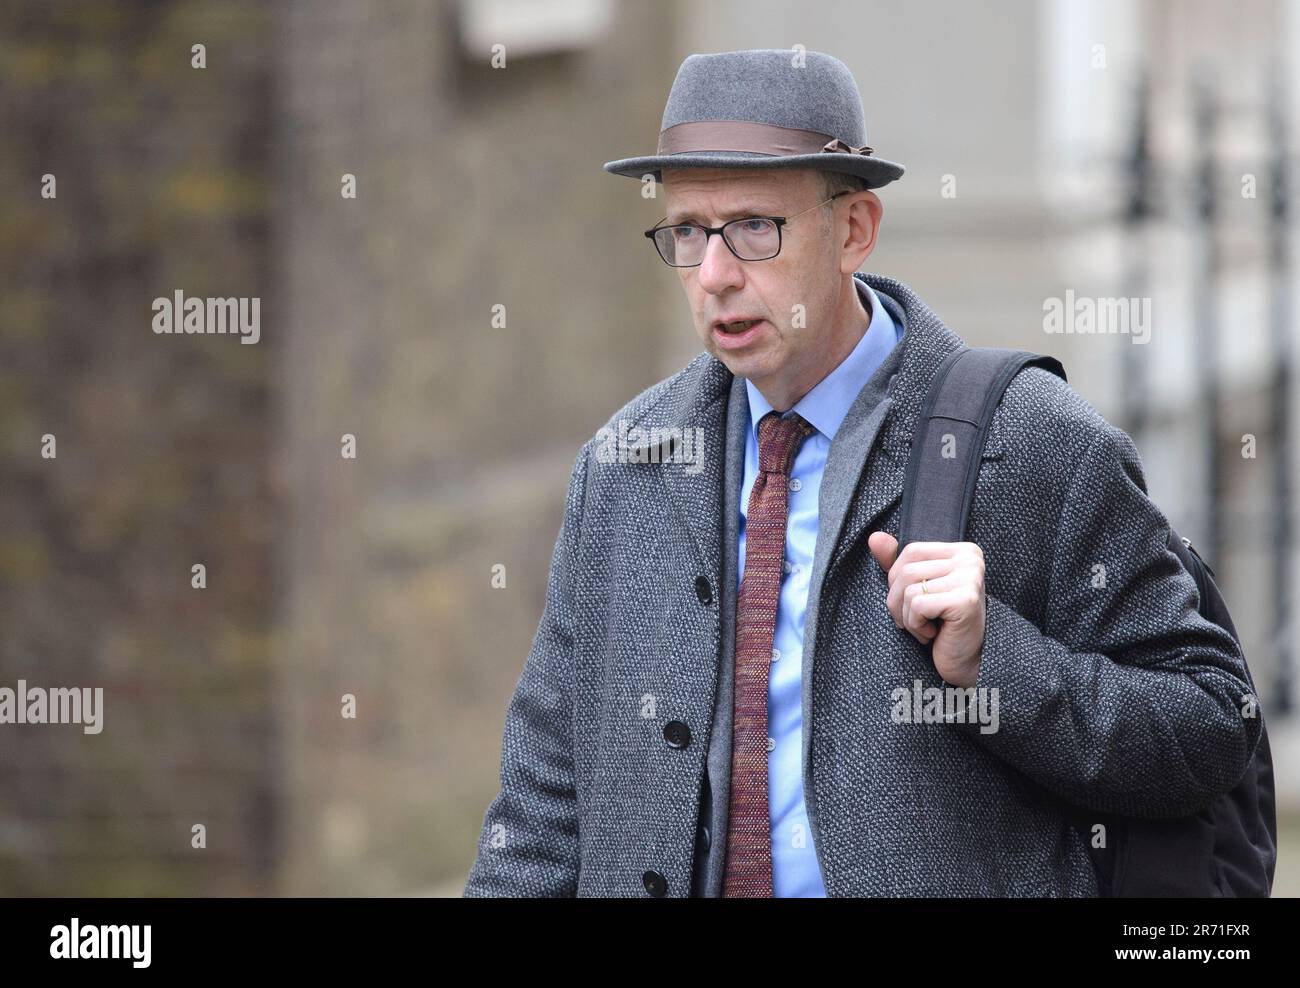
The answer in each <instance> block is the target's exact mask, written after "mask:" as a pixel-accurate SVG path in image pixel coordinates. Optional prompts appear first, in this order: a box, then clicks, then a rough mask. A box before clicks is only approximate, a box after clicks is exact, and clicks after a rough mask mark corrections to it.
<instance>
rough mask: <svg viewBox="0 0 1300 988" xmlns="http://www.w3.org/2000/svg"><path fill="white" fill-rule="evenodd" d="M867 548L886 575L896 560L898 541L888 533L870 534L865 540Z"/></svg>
mask: <svg viewBox="0 0 1300 988" xmlns="http://www.w3.org/2000/svg"><path fill="white" fill-rule="evenodd" d="M867 548H868V549H870V550H871V554H872V555H873V556H875V557H876V562H878V563H879V564H880V568H881V569H883V570H884V571H885V572H886V573H888V572H889V568H890V567H891V566H893V565H894V560H895V559H897V558H898V539H896V538H894V537H893V536H892V535H890V534H889V533H888V532H872V533H871V535H870V536H869V537H868V538H867Z"/></svg>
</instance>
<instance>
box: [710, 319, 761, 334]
mask: <svg viewBox="0 0 1300 988" xmlns="http://www.w3.org/2000/svg"><path fill="white" fill-rule="evenodd" d="M756 322H758V320H757V319H741V320H739V321H737V322H720V323H718V324H717V326H718V329H720V330H721V331H722V332H724V333H743V332H744V331H745V330H747V329H749V327H750V326H752V325H754V323H756Z"/></svg>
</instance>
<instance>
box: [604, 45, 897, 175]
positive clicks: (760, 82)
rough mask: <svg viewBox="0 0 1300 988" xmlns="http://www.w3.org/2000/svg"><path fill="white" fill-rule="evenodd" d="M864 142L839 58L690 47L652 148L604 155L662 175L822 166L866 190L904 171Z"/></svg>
mask: <svg viewBox="0 0 1300 988" xmlns="http://www.w3.org/2000/svg"><path fill="white" fill-rule="evenodd" d="M866 143H867V123H866V117H865V115H864V114H863V112H862V96H861V94H860V93H859V92H858V84H857V82H855V81H854V79H853V74H852V73H851V72H849V68H848V66H847V65H845V64H844V63H843V62H841V61H840V60H839V59H838V58H835V57H834V56H832V55H827V54H825V53H823V52H817V51H804V50H802V49H788V48H763V49H757V50H752V51H728V52H719V53H717V54H710V55H690V56H688V57H687V59H686V61H684V62H682V65H681V68H679V69H678V70H677V78H676V79H674V80H673V88H672V91H671V92H669V94H668V104H667V105H666V106H665V107H664V116H663V123H662V125H661V127H660V131H659V145H658V147H657V148H656V150H655V153H654V154H649V155H642V156H640V157H636V158H620V159H619V160H618V161H607V162H605V171H607V172H611V173H613V174H615V175H626V176H627V177H628V178H638V179H639V178H643V177H644V176H646V175H653V176H654V180H655V181H656V182H660V181H662V180H663V178H662V175H661V169H663V168H820V169H824V170H825V171H834V172H845V173H847V174H849V175H857V176H859V177H860V178H863V179H865V180H866V182H867V187H868V188H872V189H875V188H879V187H880V186H882V185H887V184H889V183H890V182H892V181H893V180H894V179H896V178H898V177H900V176H901V175H902V174H903V171H904V169H903V166H902V165H899V164H895V163H894V162H892V161H886V160H885V159H884V158H879V157H876V153H875V151H874V149H872V148H870V147H867V146H866Z"/></svg>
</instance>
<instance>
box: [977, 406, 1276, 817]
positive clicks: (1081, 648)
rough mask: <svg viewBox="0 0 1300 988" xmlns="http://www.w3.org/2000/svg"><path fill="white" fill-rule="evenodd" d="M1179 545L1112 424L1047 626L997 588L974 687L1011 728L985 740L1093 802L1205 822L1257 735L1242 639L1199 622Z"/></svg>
mask: <svg viewBox="0 0 1300 988" xmlns="http://www.w3.org/2000/svg"><path fill="white" fill-rule="evenodd" d="M1168 538H1169V523H1168V521H1167V520H1166V519H1165V517H1164V515H1163V514H1162V513H1161V511H1160V509H1159V508H1158V507H1157V506H1156V505H1155V504H1154V503H1153V502H1152V501H1151V499H1150V498H1149V497H1148V496H1147V490H1146V481H1145V479H1144V477H1143V471H1142V464H1141V460H1140V458H1139V456H1138V452H1137V449H1136V447H1135V446H1134V444H1133V441H1132V440H1131V439H1130V438H1129V436H1128V435H1127V434H1126V433H1125V432H1124V431H1123V430H1121V429H1119V428H1117V427H1115V426H1113V425H1111V424H1110V423H1107V422H1105V421H1104V420H1101V429H1100V431H1099V432H1097V433H1095V434H1094V438H1093V440H1092V442H1091V443H1090V445H1089V447H1088V449H1087V450H1086V452H1085V453H1084V454H1083V456H1082V457H1080V458H1079V459H1078V463H1077V467H1076V469H1075V470H1074V473H1073V476H1072V479H1071V481H1070V483H1069V487H1068V489H1067V491H1066V493H1065V497H1064V501H1063V503H1062V509H1061V522H1060V526H1059V529H1058V531H1057V533H1056V539H1055V546H1054V549H1053V550H1052V553H1053V554H1052V559H1051V561H1050V563H1049V564H1048V566H1047V567H1046V570H1048V571H1050V574H1051V576H1050V581H1049V597H1048V605H1047V612H1046V618H1045V621H1044V624H1045V628H1044V629H1043V630H1040V629H1039V628H1038V627H1037V626H1036V625H1035V624H1034V623H1032V622H1031V621H1029V620H1027V619H1026V618H1025V617H1023V616H1022V615H1020V614H1019V613H1017V612H1016V611H1015V610H1013V609H1012V608H1011V607H1010V606H1008V605H1007V604H1006V603H1005V602H1003V601H1001V600H998V599H996V598H995V597H992V596H989V595H987V594H986V598H985V600H986V612H985V613H986V621H985V633H984V649H983V652H982V655H981V660H980V669H979V675H978V679H977V681H976V686H977V687H986V688H993V687H996V688H997V689H998V708H999V724H998V726H997V730H996V731H993V732H991V733H976V735H975V736H976V737H978V738H979V741H980V743H982V744H984V745H986V746H987V747H988V748H989V749H990V750H992V752H993V753H995V754H996V755H997V756H999V757H1000V758H1001V759H1003V760H1004V761H1005V762H1007V763H1009V764H1011V765H1013V766H1014V767H1016V768H1018V769H1020V770H1021V771H1022V772H1024V773H1025V774H1026V775H1028V776H1029V777H1030V778H1032V779H1034V780H1035V781H1037V782H1038V783H1040V784H1041V785H1043V786H1045V787H1047V788H1048V789H1049V790H1051V791H1052V792H1054V793H1056V794H1057V795H1058V796H1060V797H1062V798H1064V799H1065V800H1067V801H1069V802H1072V803H1075V804H1076V805H1079V806H1083V807H1085V808H1089V809H1093V810H1097V811H1102V812H1113V813H1119V814H1123V815H1127V816H1138V817H1161V816H1181V815H1184V814H1190V813H1194V812H1196V811H1197V810H1198V809H1200V808H1201V807H1203V806H1205V805H1207V804H1209V803H1210V802H1211V801H1213V800H1214V799H1215V798H1216V797H1217V796H1218V795H1220V794H1222V793H1224V792H1226V791H1228V790H1229V789H1231V788H1232V787H1233V786H1234V785H1235V784H1236V783H1237V781H1238V780H1239V779H1240V778H1241V776H1242V775H1243V774H1244V773H1245V770H1246V767H1247V764H1248V763H1249V761H1250V758H1251V756H1252V755H1253V753H1254V751H1255V746H1256V744H1257V743H1258V741H1259V736H1260V732H1261V720H1260V717H1259V716H1258V712H1257V705H1256V704H1255V703H1254V702H1253V696H1252V692H1253V691H1252V690H1251V688H1250V685H1249V680H1248V678H1247V675H1246V666H1245V660H1244V658H1243V657H1242V653H1241V650H1240V646H1239V645H1238V644H1237V642H1236V640H1235V639H1234V638H1233V637H1232V636H1231V635H1229V634H1228V633H1227V632H1226V631H1225V630H1223V629H1222V628H1220V627H1219V626H1218V625H1216V624H1213V623H1211V622H1209V621H1206V620H1205V619H1204V618H1202V617H1201V615H1200V614H1199V612H1198V611H1197V603H1198V599H1199V598H1198V591H1197V589H1196V583H1195V580H1194V579H1193V578H1192V576H1191V575H1190V574H1189V573H1187V571H1186V570H1185V569H1183V566H1182V564H1181V563H1180V562H1179V560H1178V557H1177V556H1175V555H1174V554H1173V553H1172V552H1171V551H1170V550H1169V547H1168ZM990 696H991V694H990Z"/></svg>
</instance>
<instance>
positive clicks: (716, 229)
mask: <svg viewBox="0 0 1300 988" xmlns="http://www.w3.org/2000/svg"><path fill="white" fill-rule="evenodd" d="M849 194H850V192H849V190H848V189H845V190H844V191H842V192H836V193H835V195H833V196H831V197H830V198H829V199H823V200H822V201H821V202H819V203H817V204H816V205H815V206H809V207H808V208H807V209H801V210H799V212H797V213H791V214H790V215H789V216H738V217H737V218H736V219H734V220H728V221H727V222H726V223H723V224H722V226H701V225H700V224H699V223H670V224H669V225H668V226H660V225H659V224H658V223H657V224H655V225H654V226H653V227H651V228H650V229H649V230H646V231H645V236H646V237H647V238H648V239H649V241H650V242H651V243H652V244H654V248H655V253H656V254H658V255H659V259H660V260H661V261H663V262H664V263H665V264H667V265H668V266H669V267H670V268H698V267H699V266H700V265H701V264H703V263H704V258H703V257H701V258H700V259H699V260H698V261H696V262H695V263H694V264H674V263H672V261H670V260H668V258H666V257H664V252H663V251H662V250H660V249H659V241H658V240H657V239H656V237H655V234H657V233H658V232H659V231H660V230H673V229H676V228H678V227H683V226H688V227H690V228H691V229H693V230H701V231H703V233H704V250H705V253H708V249H709V237H711V236H713V234H715V233H716V234H718V235H719V236H721V237H722V242H723V243H724V244H726V245H727V250H729V251H731V253H732V255H733V256H734V257H735V258H736V260H738V261H745V262H750V261H770V260H771V259H772V258H774V257H776V256H777V254H780V253H781V247H782V245H783V241H784V238H783V236H782V233H781V228H782V227H783V226H785V225H786V224H787V223H788V222H790V220H792V219H794V218H795V217H797V216H802V215H803V214H804V213H811V212H812V211H813V210H814V209H820V208H821V207H822V206H825V205H826V204H827V203H828V202H833V201H835V200H836V199H838V198H839V197H840V196H847V195H849ZM666 218H667V217H665V219H666ZM750 220H769V221H770V222H772V223H774V224H775V225H776V250H775V251H774V252H772V253H771V254H769V255H767V257H741V256H740V255H739V254H738V253H736V248H735V247H734V246H732V243H731V239H730V238H729V237H728V236H727V234H726V229H727V227H729V226H733V225H734V224H736V223H748V222H749V221H750ZM662 222H663V220H660V223H662Z"/></svg>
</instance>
